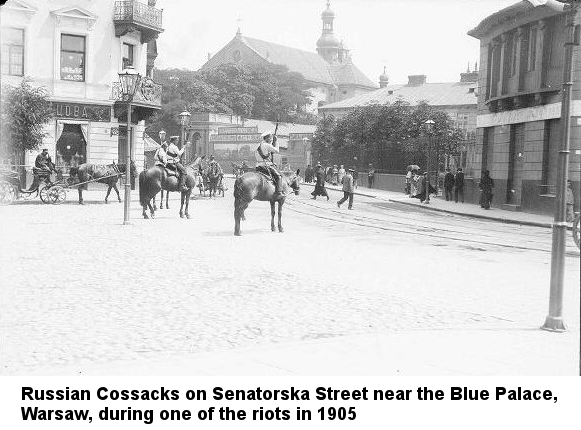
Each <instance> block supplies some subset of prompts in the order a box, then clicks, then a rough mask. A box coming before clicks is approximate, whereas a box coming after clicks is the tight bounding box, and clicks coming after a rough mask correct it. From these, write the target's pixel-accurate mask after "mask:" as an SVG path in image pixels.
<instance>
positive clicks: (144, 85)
mask: <svg viewBox="0 0 581 430" xmlns="http://www.w3.org/2000/svg"><path fill="white" fill-rule="evenodd" d="M161 92H162V86H161V84H156V83H155V82H153V80H151V79H149V78H141V81H140V82H139V84H138V85H137V90H136V91H135V95H134V96H133V102H132V103H133V104H135V105H137V106H143V107H151V108H154V109H159V108H160V107H161ZM111 99H112V100H114V101H116V102H124V101H126V100H125V99H124V98H123V94H122V93H121V83H120V82H113V88H112V94H111Z"/></svg>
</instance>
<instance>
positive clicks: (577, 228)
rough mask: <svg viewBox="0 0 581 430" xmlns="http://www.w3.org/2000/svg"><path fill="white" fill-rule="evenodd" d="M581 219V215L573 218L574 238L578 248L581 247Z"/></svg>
mask: <svg viewBox="0 0 581 430" xmlns="http://www.w3.org/2000/svg"><path fill="white" fill-rule="evenodd" d="M580 220H581V217H580V216H579V215H577V216H576V217H575V219H574V220H573V240H574V241H575V244H576V245H577V248H579V247H580V245H579V242H580V241H581V238H580V235H581V230H580V229H581V226H580V225H579V221H580Z"/></svg>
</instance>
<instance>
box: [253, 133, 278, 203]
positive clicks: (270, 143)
mask: <svg viewBox="0 0 581 430" xmlns="http://www.w3.org/2000/svg"><path fill="white" fill-rule="evenodd" d="M261 137H262V142H261V143H260V145H258V148H256V167H257V170H260V169H263V170H265V171H267V172H268V173H270V175H271V176H272V178H273V180H274V196H273V197H274V198H276V197H282V196H283V193H282V175H281V174H280V173H279V171H278V170H277V169H276V164H275V163H274V156H273V155H274V154H275V153H276V154H278V153H279V152H280V151H279V148H278V146H277V144H276V134H275V133H273V132H271V131H266V132H264V133H262V135H261Z"/></svg>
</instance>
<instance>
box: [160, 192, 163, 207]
mask: <svg viewBox="0 0 581 430" xmlns="http://www.w3.org/2000/svg"><path fill="white" fill-rule="evenodd" d="M159 208H160V209H163V188H162V190H161V199H160V200H159Z"/></svg>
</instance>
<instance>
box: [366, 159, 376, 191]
mask: <svg viewBox="0 0 581 430" xmlns="http://www.w3.org/2000/svg"><path fill="white" fill-rule="evenodd" d="M374 180H375V169H374V168H373V164H369V170H368V171H367V186H368V187H369V188H373V181H374Z"/></svg>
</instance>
